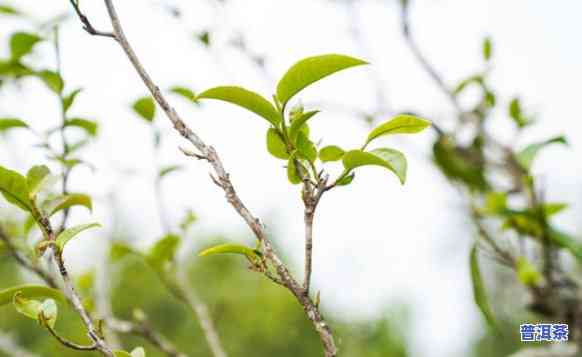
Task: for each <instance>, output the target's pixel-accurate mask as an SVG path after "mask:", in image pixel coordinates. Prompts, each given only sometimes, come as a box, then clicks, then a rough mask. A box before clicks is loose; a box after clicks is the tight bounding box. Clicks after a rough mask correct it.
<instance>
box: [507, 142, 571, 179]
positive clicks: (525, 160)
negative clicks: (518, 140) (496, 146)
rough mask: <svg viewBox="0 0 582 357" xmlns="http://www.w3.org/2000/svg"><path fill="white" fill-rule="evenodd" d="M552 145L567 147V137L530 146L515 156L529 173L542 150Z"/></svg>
mask: <svg viewBox="0 0 582 357" xmlns="http://www.w3.org/2000/svg"><path fill="white" fill-rule="evenodd" d="M551 144H564V145H567V144H568V142H567V141H566V138H565V137H563V136H557V137H555V138H552V139H549V140H546V141H542V142H540V143H535V144H530V145H528V146H527V147H526V148H525V149H523V150H521V151H520V152H518V153H517V154H516V156H515V159H516V160H517V162H518V163H519V165H520V166H521V167H522V168H523V169H524V170H526V171H529V169H530V168H531V165H532V163H533V161H534V159H535V158H536V156H537V154H538V153H539V152H540V150H541V149H543V148H544V147H546V146H548V145H551Z"/></svg>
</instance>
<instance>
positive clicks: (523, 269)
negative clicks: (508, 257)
mask: <svg viewBox="0 0 582 357" xmlns="http://www.w3.org/2000/svg"><path fill="white" fill-rule="evenodd" d="M516 269H517V278H518V279H519V281H521V282H522V284H523V285H525V286H536V285H538V284H539V283H540V281H541V280H542V276H541V274H540V273H539V272H538V270H537V269H536V267H535V266H533V264H532V263H530V262H529V261H528V260H527V258H525V257H519V258H518V259H517V263H516Z"/></svg>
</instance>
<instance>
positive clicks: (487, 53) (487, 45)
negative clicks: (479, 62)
mask: <svg viewBox="0 0 582 357" xmlns="http://www.w3.org/2000/svg"><path fill="white" fill-rule="evenodd" d="M492 54H493V42H492V41H491V37H485V39H484V40H483V58H484V59H485V61H489V60H490V59H491V55H492Z"/></svg>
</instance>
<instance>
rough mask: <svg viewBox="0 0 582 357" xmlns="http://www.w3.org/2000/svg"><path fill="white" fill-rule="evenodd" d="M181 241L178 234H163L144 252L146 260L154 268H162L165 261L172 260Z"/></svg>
mask: <svg viewBox="0 0 582 357" xmlns="http://www.w3.org/2000/svg"><path fill="white" fill-rule="evenodd" d="M181 241H182V240H181V239H180V237H179V236H178V235H175V234H167V235H165V236H164V237H163V238H162V239H160V240H159V241H157V242H156V243H155V244H154V245H153V246H152V247H151V248H150V249H149V251H148V253H147V254H146V259H147V261H148V262H149V263H150V264H151V265H152V266H153V267H154V268H156V269H162V268H164V266H165V264H166V263H167V262H172V261H174V258H175V256H176V252H177V251H178V248H179V247H180V243H181Z"/></svg>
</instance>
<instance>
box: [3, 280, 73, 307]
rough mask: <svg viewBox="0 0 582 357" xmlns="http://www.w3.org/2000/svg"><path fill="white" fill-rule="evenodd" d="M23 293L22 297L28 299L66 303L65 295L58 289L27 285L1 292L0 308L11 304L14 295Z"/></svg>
mask: <svg viewBox="0 0 582 357" xmlns="http://www.w3.org/2000/svg"><path fill="white" fill-rule="evenodd" d="M19 292H20V293H21V296H22V297H25V298H28V299H38V298H50V299H55V300H57V301H59V302H62V303H66V301H67V299H66V298H65V295H64V294H63V293H62V292H61V291H60V290H57V289H53V288H49V287H46V286H43V285H34V284H26V285H20V286H15V287H12V288H8V289H5V290H0V306H3V305H6V304H10V303H11V302H12V299H13V297H14V295H16V294H17V293H19Z"/></svg>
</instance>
